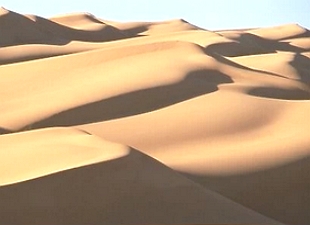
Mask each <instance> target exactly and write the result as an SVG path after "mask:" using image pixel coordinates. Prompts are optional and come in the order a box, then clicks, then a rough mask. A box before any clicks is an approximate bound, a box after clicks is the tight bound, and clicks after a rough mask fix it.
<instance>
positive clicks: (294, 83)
mask: <svg viewBox="0 0 310 225" xmlns="http://www.w3.org/2000/svg"><path fill="white" fill-rule="evenodd" d="M0 30H1V31H3V32H2V33H1V35H0V46H1V48H0V102H1V104H0V115H1V116H0V224H1V225H2V224H16V225H19V224H40V225H48V224H75V225H86V224H102V223H105V224H111V225H116V224H118V225H119V224H121V225H126V224H128V225H129V224H132V225H133V224H225V225H231V224H266V225H284V224H287V225H295V224H299V225H308V224H309V212H308V211H309V210H308V209H309V205H310V202H309V198H308V196H309V194H310V193H309V188H308V187H309V185H310V184H309V179H308V174H309V165H310V164H309V162H308V161H309V154H310V147H309V146H310V137H309V131H310V130H309V127H310V122H309V121H310V116H309V111H310V73H309V71H310V44H309V43H310V35H309V30H307V29H306V28H303V27H301V26H299V25H297V24H287V25H281V26H277V27H270V28H255V29H239V30H222V31H210V30H206V29H202V28H199V27H197V26H195V25H193V24H191V23H190V22H187V21H185V20H182V19H176V20H169V21H162V22H129V23H121V22H115V21H108V20H102V19H99V18H96V17H95V16H94V15H92V14H89V13H74V14H66V15H62V16H58V17H53V18H50V19H46V18H43V17H39V16H35V15H21V14H18V13H15V12H12V11H9V10H6V9H4V8H1V9H0Z"/></svg>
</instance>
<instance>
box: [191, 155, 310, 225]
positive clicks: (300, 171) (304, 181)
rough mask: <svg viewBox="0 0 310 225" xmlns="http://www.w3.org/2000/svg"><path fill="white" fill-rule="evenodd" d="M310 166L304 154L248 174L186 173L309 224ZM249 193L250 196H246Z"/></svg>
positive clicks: (275, 213) (290, 219)
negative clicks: (213, 174)
mask: <svg viewBox="0 0 310 225" xmlns="http://www.w3.org/2000/svg"><path fill="white" fill-rule="evenodd" d="M309 166H310V158H309V157H305V158H303V159H300V160H297V161H295V162H292V163H289V164H287V165H284V166H279V167H276V168H273V169H270V170H267V171H259V172H254V173H248V174H240V175H232V176H212V175H209V176H199V175H195V174H185V175H186V176H187V177H188V178H190V179H192V180H194V181H197V182H198V183H201V184H203V185H204V186H207V187H209V188H210V189H212V190H214V191H216V192H218V193H220V194H222V195H224V196H227V197H228V198H230V199H232V200H235V201H237V202H240V203H242V204H243V205H244V206H248V207H250V208H253V209H255V210H257V211H258V212H260V213H262V214H264V215H267V216H271V217H277V218H281V219H282V222H285V223H287V224H303V225H306V224H308V222H309V220H310V216H309V214H308V207H309V205H310V195H309V192H308V190H307V189H309V187H310V181H309V179H308V178H309V174H308V171H309ZM248 195H251V197H246V196H248ZM279 202H281V204H278V203H279ZM288 208H289V210H288Z"/></svg>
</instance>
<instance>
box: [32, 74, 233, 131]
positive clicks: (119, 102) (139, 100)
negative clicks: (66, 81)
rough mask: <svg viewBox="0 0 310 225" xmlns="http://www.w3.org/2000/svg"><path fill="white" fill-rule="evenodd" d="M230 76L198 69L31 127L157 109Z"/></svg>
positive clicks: (203, 91) (213, 87) (209, 88)
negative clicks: (173, 81) (166, 83)
mask: <svg viewBox="0 0 310 225" xmlns="http://www.w3.org/2000/svg"><path fill="white" fill-rule="evenodd" d="M232 82H233V81H232V80H231V78H230V77H229V76H227V75H225V74H222V73H220V72H218V71H213V70H200V71H195V72H192V73H190V74H188V75H187V76H186V78H185V79H184V80H182V81H180V82H179V83H175V84H170V85H165V86H159V87H154V88H149V89H144V90H138V91H134V92H131V93H126V94H122V95H119V96H115V97H112V98H109V99H104V100H102V101H99V102H94V103H90V104H87V105H82V106H79V107H77V108H73V109H69V110H67V111H64V112H61V113H59V114H56V115H54V116H52V117H50V118H48V119H46V120H44V121H40V122H38V123H35V124H33V126H32V128H42V127H49V126H73V125H80V124H86V123H94V122H100V121H105V120H111V119H116V118H121V117H127V116H133V115H137V114H141V113H146V112H150V111H154V110H157V109H160V108H163V107H167V106H169V105H172V104H175V103H178V102H182V101H185V100H188V99H191V98H194V97H197V96H200V95H203V94H207V93H211V92H214V91H216V90H218V88H217V85H219V84H223V83H232Z"/></svg>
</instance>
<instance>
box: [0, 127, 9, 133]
mask: <svg viewBox="0 0 310 225" xmlns="http://www.w3.org/2000/svg"><path fill="white" fill-rule="evenodd" d="M11 132H12V131H10V130H7V129H4V128H2V127H0V135H2V134H9V133H11Z"/></svg>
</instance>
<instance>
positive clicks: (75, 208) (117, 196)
mask: <svg viewBox="0 0 310 225" xmlns="http://www.w3.org/2000/svg"><path fill="white" fill-rule="evenodd" d="M0 198H1V202H0V215H1V218H0V222H1V223H5V224H25V223H31V224H55V223H56V224H72V225H73V224H78V225H84V224H97V223H101V222H102V221H104V222H105V223H109V224H155V223H163V224H175V223H178V224H190V223H206V222H208V223H223V224H226V223H229V224H230V223H250V222H255V223H268V224H279V223H277V222H275V221H272V220H269V219H267V218H264V217H263V216H261V215H259V214H256V213H254V212H253V211H250V210H247V209H246V208H244V207H242V206H240V205H238V204H235V203H233V202H231V201H229V200H227V199H225V198H223V197H221V196H219V195H217V194H215V193H212V192H209V191H206V190H204V189H203V188H201V187H199V186H198V185H195V184H194V183H192V182H191V181H189V180H187V179H185V178H183V177H182V176H180V175H178V174H177V173H175V172H174V171H172V170H170V169H169V168H167V167H165V166H163V165H161V164H160V163H158V162H156V161H155V160H153V159H151V158H149V157H147V156H145V155H143V154H141V153H139V152H137V151H136V150H134V149H131V151H130V154H128V155H127V156H124V157H120V158H118V159H114V160H111V161H106V162H104V163H98V164H94V165H90V166H85V167H80V168H76V169H72V170H67V171H64V172H61V173H56V174H53V175H49V176H45V177H41V178H37V179H34V180H30V181H26V182H22V183H17V184H12V185H7V186H3V187H0ZM211 202H212V204H210V203H211ZM201 210H202V211H204V213H200V212H201Z"/></svg>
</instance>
